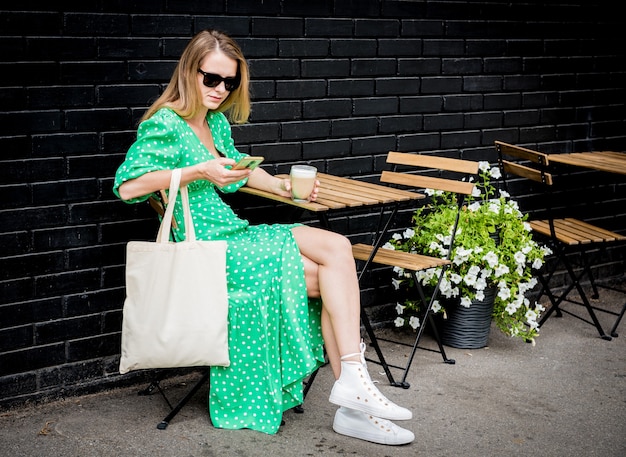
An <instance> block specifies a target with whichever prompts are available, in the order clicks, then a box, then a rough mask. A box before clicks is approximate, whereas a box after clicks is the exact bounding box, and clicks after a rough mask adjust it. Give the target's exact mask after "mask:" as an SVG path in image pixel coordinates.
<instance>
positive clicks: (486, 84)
mask: <svg viewBox="0 0 626 457" xmlns="http://www.w3.org/2000/svg"><path fill="white" fill-rule="evenodd" d="M501 90H502V78H501V77H499V76H466V77H464V78H463V91H464V92H480V93H487V92H498V91H501Z"/></svg>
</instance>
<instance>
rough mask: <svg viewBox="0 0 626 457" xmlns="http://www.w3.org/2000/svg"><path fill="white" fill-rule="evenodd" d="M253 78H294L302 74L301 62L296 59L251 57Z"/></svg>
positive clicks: (250, 63)
mask: <svg viewBox="0 0 626 457" xmlns="http://www.w3.org/2000/svg"><path fill="white" fill-rule="evenodd" d="M248 64H249V66H250V74H251V77H252V78H272V77H275V78H294V77H297V76H300V64H299V62H298V60H296V59H263V60H260V59H250V60H249V61H248Z"/></svg>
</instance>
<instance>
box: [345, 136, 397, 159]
mask: <svg viewBox="0 0 626 457" xmlns="http://www.w3.org/2000/svg"><path fill="white" fill-rule="evenodd" d="M395 147H396V138H395V136H394V135H376V136H372V137H361V138H353V139H352V153H353V154H355V155H374V154H379V153H381V152H384V153H387V152H388V151H392V150H393V149H395Z"/></svg>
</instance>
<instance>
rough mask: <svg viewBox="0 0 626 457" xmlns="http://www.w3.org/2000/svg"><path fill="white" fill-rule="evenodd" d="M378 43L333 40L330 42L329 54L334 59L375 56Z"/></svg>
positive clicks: (366, 40)
mask: <svg viewBox="0 0 626 457" xmlns="http://www.w3.org/2000/svg"><path fill="white" fill-rule="evenodd" d="M377 52H378V43H377V40H374V39H356V40H355V39H354V38H346V39H341V38H338V39H333V40H331V41H330V53H331V55H332V56H334V57H365V56H376V55H377Z"/></svg>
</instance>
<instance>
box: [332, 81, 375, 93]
mask: <svg viewBox="0 0 626 457" xmlns="http://www.w3.org/2000/svg"><path fill="white" fill-rule="evenodd" d="M374 87H375V82H374V80H372V79H349V80H345V79H331V80H330V81H329V82H328V95H329V96H331V97H346V96H352V97H358V96H368V95H373V94H374V90H375V89H374Z"/></svg>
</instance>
